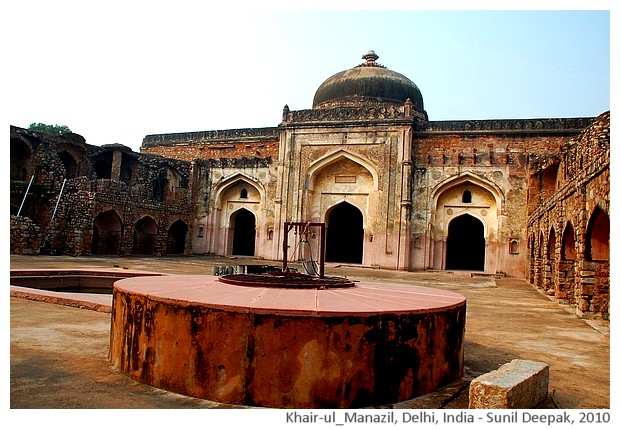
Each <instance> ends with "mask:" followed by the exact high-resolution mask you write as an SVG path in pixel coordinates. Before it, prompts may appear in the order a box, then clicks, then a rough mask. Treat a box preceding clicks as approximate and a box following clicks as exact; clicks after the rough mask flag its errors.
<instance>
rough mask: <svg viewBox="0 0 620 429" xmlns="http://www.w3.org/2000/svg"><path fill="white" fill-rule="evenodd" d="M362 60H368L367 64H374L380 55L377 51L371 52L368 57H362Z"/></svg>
mask: <svg viewBox="0 0 620 429" xmlns="http://www.w3.org/2000/svg"><path fill="white" fill-rule="evenodd" d="M362 59H364V60H366V64H373V63H374V62H375V61H377V60H378V59H379V55H377V54H375V51H373V50H370V51H368V53H367V54H366V55H364V56H363V57H362Z"/></svg>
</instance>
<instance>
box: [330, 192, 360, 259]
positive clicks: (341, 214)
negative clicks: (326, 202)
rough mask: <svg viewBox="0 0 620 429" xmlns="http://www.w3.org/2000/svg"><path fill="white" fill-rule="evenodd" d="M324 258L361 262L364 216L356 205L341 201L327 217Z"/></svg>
mask: <svg viewBox="0 0 620 429" xmlns="http://www.w3.org/2000/svg"><path fill="white" fill-rule="evenodd" d="M326 239H327V240H326V244H325V260H326V261H328V262H351V263H354V264H361V263H362V256H363V254H364V218H363V216H362V212H360V211H359V209H358V208H357V207H355V206H354V205H352V204H349V203H341V204H339V205H337V206H336V207H334V208H332V209H331V210H330V212H329V215H328V217H327V237H326Z"/></svg>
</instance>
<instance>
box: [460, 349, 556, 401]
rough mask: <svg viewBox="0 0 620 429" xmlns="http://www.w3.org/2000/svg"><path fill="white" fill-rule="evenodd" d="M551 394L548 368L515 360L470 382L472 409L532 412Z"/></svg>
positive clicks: (542, 364) (543, 365) (547, 366)
mask: <svg viewBox="0 0 620 429" xmlns="http://www.w3.org/2000/svg"><path fill="white" fill-rule="evenodd" d="M548 390H549V365H548V364H546V363H544V362H536V361H530V360H522V359H514V360H513V361H511V362H510V363H507V364H505V365H502V366H501V367H500V368H499V369H497V370H495V371H491V372H489V373H486V374H483V375H481V376H480V377H478V378H476V379H474V380H473V381H472V382H471V384H470V386H469V408H510V409H514V408H533V407H536V406H537V405H538V404H540V403H541V402H542V401H544V400H545V399H546V398H547V392H548Z"/></svg>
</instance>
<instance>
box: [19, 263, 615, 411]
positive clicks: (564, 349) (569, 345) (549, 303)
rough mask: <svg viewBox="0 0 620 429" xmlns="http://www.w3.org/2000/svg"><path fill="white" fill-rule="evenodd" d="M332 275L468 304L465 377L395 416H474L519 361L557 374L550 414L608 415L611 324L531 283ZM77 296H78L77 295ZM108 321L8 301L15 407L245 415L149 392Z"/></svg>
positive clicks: (367, 271)
mask: <svg viewBox="0 0 620 429" xmlns="http://www.w3.org/2000/svg"><path fill="white" fill-rule="evenodd" d="M10 264H11V268H20V269H24V268H86V267H89V268H90V267H102V268H113V267H118V268H121V269H123V268H127V269H135V270H147V271H157V272H162V273H175V274H205V275H211V274H212V267H213V266H214V265H243V264H266V265H276V266H278V265H279V263H277V262H271V261H264V260H258V259H252V258H215V257H208V256H177V257H122V258H121V257H69V256H17V255H11V257H10ZM326 275H330V276H343V277H348V278H349V279H351V280H365V281H370V282H372V281H381V282H392V283H405V284H414V285H419V286H430V287H436V288H439V289H445V290H450V291H454V292H458V293H460V294H462V295H464V296H465V297H466V298H467V318H466V334H465V374H464V378H463V380H462V381H461V382H458V383H454V384H452V385H450V386H447V387H446V388H444V389H440V390H439V391H437V392H434V393H433V394H430V395H425V396H424V397H421V398H416V399H414V400H412V401H406V402H403V403H398V404H389V405H388V407H393V408H421V409H422V408H428V409H436V408H448V409H455V408H456V409H458V408H467V405H468V391H467V386H468V382H469V381H471V380H472V379H473V378H475V377H476V376H478V375H480V374H483V373H486V372H489V371H492V370H495V369H497V368H498V367H500V366H501V365H503V364H505V363H508V362H510V361H511V360H512V359H528V360H535V361H542V362H546V363H548V364H549V365H550V383H549V392H550V395H551V396H550V398H549V399H548V400H547V401H546V402H545V403H544V404H542V406H541V407H542V408H556V407H557V408H573V409H574V408H579V409H592V408H610V334H609V328H610V326H609V322H607V321H603V320H596V321H592V320H584V319H579V318H577V317H576V316H575V314H574V313H572V312H571V311H570V309H569V308H567V307H566V306H563V305H560V304H559V303H557V302H554V301H553V300H551V299H549V298H548V297H546V296H545V295H543V294H542V293H540V292H539V291H538V290H536V289H535V288H533V287H532V286H531V285H529V284H528V283H526V282H525V281H523V280H519V279H514V278H494V277H486V276H478V275H474V276H472V275H471V273H469V272H395V271H389V270H380V269H373V268H366V267H360V266H347V265H338V264H327V265H326ZM78 295H79V294H72V296H78ZM109 332H110V314H109V313H105V312H100V311H93V310H88V309H83V308H76V307H71V306H67V305H58V304H52V303H48V302H43V298H41V299H38V298H37V294H36V293H35V294H33V295H32V296H31V297H30V299H25V298H17V297H11V298H10V347H11V349H10V407H11V408H12V409H31V408H47V409H50V408H53V409H57V408H58V409H64V408H88V409H106V408H116V409H119V408H122V409H126V408H139V409H145V408H175V409H176V408H243V407H237V406H231V405H228V404H220V403H216V402H212V401H207V400H202V399H197V398H192V397H187V396H183V395H178V394H175V393H170V392H166V391H163V390H161V389H157V388H154V387H151V386H148V385H144V384H141V383H139V382H137V381H134V380H132V379H130V378H129V377H128V376H127V375H125V374H124V373H121V372H120V371H118V370H116V369H115V368H114V367H113V366H112V365H111V363H110V361H109V359H108V351H109Z"/></svg>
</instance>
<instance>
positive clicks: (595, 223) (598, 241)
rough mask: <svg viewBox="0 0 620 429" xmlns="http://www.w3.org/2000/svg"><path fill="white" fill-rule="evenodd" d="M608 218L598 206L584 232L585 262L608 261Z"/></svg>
mask: <svg viewBox="0 0 620 429" xmlns="http://www.w3.org/2000/svg"><path fill="white" fill-rule="evenodd" d="M609 235H610V226H609V216H607V213H605V212H604V211H602V210H601V209H600V208H599V207H598V206H597V207H596V208H595V209H594V212H593V213H592V216H591V217H590V221H589V222H588V229H587V230H586V253H585V259H586V261H609Z"/></svg>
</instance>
